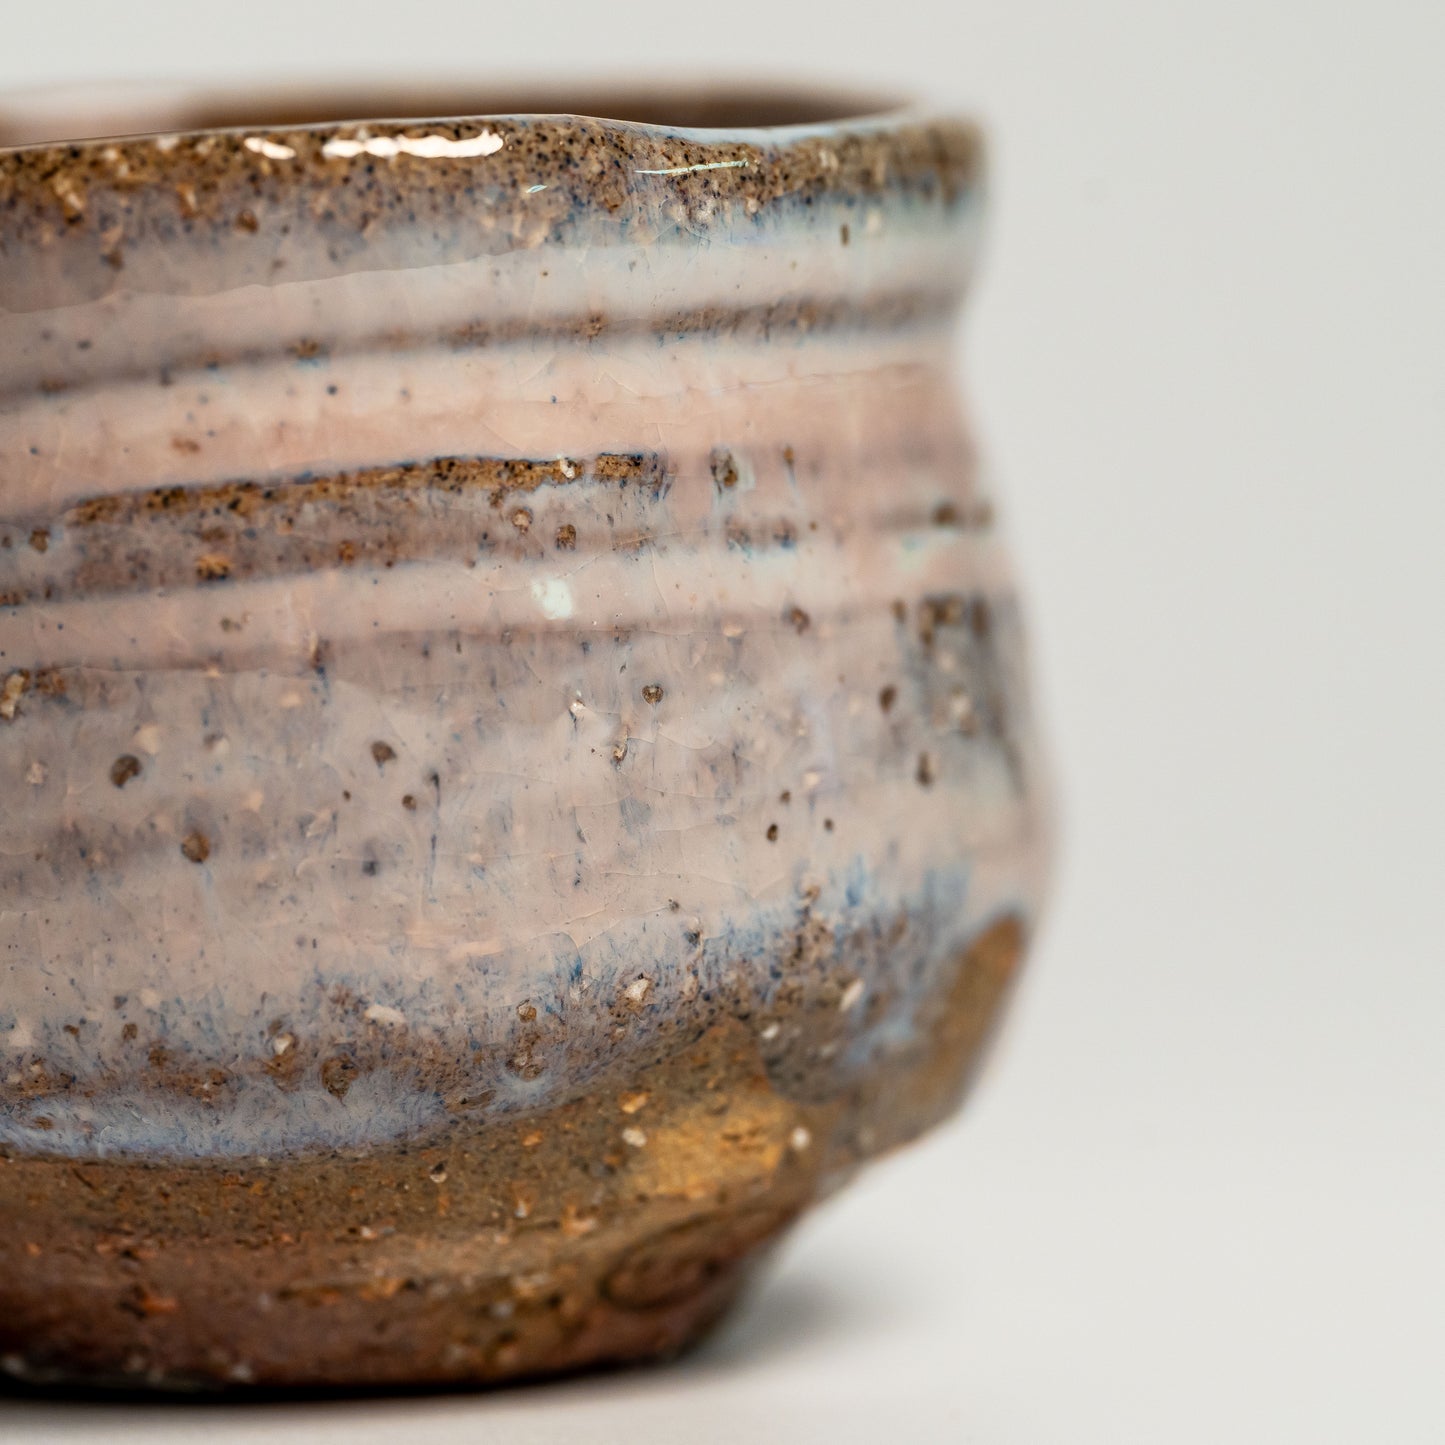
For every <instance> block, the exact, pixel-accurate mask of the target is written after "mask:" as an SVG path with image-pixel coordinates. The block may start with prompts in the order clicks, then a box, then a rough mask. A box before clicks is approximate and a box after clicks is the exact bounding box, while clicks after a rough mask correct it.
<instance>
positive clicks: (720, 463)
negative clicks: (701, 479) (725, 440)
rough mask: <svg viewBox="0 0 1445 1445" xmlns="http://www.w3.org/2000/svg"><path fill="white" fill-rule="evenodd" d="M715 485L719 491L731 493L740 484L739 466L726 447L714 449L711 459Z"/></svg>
mask: <svg viewBox="0 0 1445 1445" xmlns="http://www.w3.org/2000/svg"><path fill="white" fill-rule="evenodd" d="M708 460H709V465H710V467H711V469H712V479H713V484H714V485H715V486H716V487H717V488H718V490H719V491H731V490H732V489H733V488H734V487H735V486H737V484H738V464H737V462H735V461H734V460H733V454H732V453H731V452H730V451H728V450H727V448H725V447H714V448H713V451H712V455H711V456H710V457H709V459H708Z"/></svg>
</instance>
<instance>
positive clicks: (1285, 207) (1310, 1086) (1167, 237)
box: [0, 0, 1445, 1445]
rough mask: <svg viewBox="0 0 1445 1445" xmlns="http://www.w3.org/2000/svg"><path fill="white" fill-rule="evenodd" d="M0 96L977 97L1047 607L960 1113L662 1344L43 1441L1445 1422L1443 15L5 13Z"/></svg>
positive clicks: (1105, 1438)
mask: <svg viewBox="0 0 1445 1445" xmlns="http://www.w3.org/2000/svg"><path fill="white" fill-rule="evenodd" d="M0 16H3V22H4V23H3V26H0V34H3V40H0V85H4V86H15V85H20V84H31V83H36V82H50V81H67V82H69V81H90V80H93V79H97V78H108V77H133V76H152V77H155V76H159V77H164V78H172V79H175V78H180V79H191V78H203V77H206V76H216V75H238V74H239V75H247V74H249V75H255V76H266V77H272V78H274V77H276V76H277V75H278V74H294V75H303V76H304V75H310V74H317V73H324V74H330V75H341V76H349V75H355V74H358V73H360V74H366V73H372V74H378V73H391V74H407V73H409V74H415V75H417V76H422V77H425V76H427V75H429V74H434V73H436V72H437V71H441V72H444V73H446V74H448V75H451V76H456V75H458V74H471V73H475V74H477V75H478V76H481V77H485V76H490V75H502V76H506V77H509V78H512V79H518V78H537V79H546V80H548V81H555V80H556V79H557V78H558V77H559V75H562V76H565V75H566V74H568V73H571V72H574V71H576V70H577V69H578V68H579V67H588V68H590V69H592V70H601V71H603V72H606V73H612V74H616V75H618V76H620V77H622V78H623V79H625V80H628V81H629V82H635V81H637V79H638V77H639V76H641V77H646V76H648V75H653V74H658V73H661V72H663V71H665V70H673V69H680V70H682V71H683V72H684V73H685V74H687V75H693V74H696V73H699V72H708V71H713V72H719V73H724V74H727V73H734V74H736V73H739V72H741V73H744V74H756V73H758V72H759V71H761V72H763V73H765V74H769V75H780V76H784V77H786V76H790V75H798V76H804V75H806V76H823V77H825V78H826V77H829V76H835V77H836V76H841V77H842V78H844V79H853V80H857V81H861V82H864V83H866V84H876V83H878V82H883V83H884V84H893V85H900V86H902V87H903V88H904V89H906V90H910V91H922V92H924V93H926V94H931V95H933V96H935V97H940V98H943V99H946V100H950V101H953V102H955V103H957V104H959V105H961V106H964V107H966V108H968V109H970V110H973V111H976V112H977V113H979V114H980V115H982V116H983V117H984V118H985V119H986V120H987V121H988V123H989V125H990V127H991V129H992V131H993V136H994V151H993V154H994V163H995V177H996V180H995V187H994V220H993V225H992V231H991V241H990V246H989V254H988V256H987V260H986V269H985V272H984V275H983V277H982V280H981V283H980V285H979V288H978V289H977V291H976V293H975V296H974V298H973V300H972V303H971V311H970V314H969V318H968V322H967V325H966V328H965V337H964V356H965V365H966V370H967V373H968V380H969V386H970V390H971V394H972V398H973V402H974V406H975V410H976V412H977V414H978V416H979V418H980V422H981V426H982V429H983V431H984V434H985V437H986V439H987V441H988V445H989V450H990V453H991V456H992V458H993V463H994V467H995V471H996V472H997V474H998V476H999V478H1000V481H1001V484H1002V486H1003V488H1004V491H1005V497H1006V519H1007V521H1008V523H1009V525H1010V527H1011V529H1012V532H1013V534H1014V537H1015V539H1016V544H1017V551H1018V555H1019V557H1020V560H1021V564H1022V566H1023V569H1024V572H1025V576H1026V580H1027V583H1028V585H1029V595H1030V597H1031V599H1032V610H1033V616H1034V622H1035V636H1036V654H1037V663H1038V670H1039V675H1040V679H1041V686H1042V690H1043V694H1044V699H1045V702H1046V705H1047V709H1048V715H1049V719H1050V722H1051V731H1052V737H1053V743H1054V754H1055V757H1056V759H1057V763H1058V773H1059V778H1060V782H1061V789H1062V795H1063V803H1064V811H1065V824H1066V829H1065V848H1064V852H1063V866H1062V871H1061V875H1060V878H1059V882H1058V888H1057V893H1056V902H1055V906H1054V909H1053V912H1052V915H1051V917H1050V920H1049V927H1048V932H1047V936H1046V938H1045V939H1044V940H1043V943H1042V946H1041V947H1040V949H1039V951H1038V953H1037V955H1036V957H1035V959H1034V962H1033V966H1032V973H1031V976H1030V978H1029V980H1028V983H1027V986H1026V987H1025V989H1024V990H1023V993H1022V995H1021V996H1020V999H1019V1002H1018V1007H1017V1009H1016V1012H1015V1015H1014V1017H1013V1020H1012V1028H1011V1030H1010V1032H1009V1034H1008V1036H1007V1039H1006V1042H1005V1047H1004V1048H1003V1050H1002V1051H1001V1053H1000V1055H999V1056H998V1057H997V1059H996V1061H995V1065H994V1068H993V1070H992V1072H991V1074H990V1076H989V1078H988V1079H987V1081H986V1084H985V1086H984V1088H983V1089H982V1090H981V1091H980V1092H979V1093H978V1094H977V1095H976V1096H975V1098H974V1100H973V1104H972V1106H971V1108H970V1110H969V1111H968V1113H967V1115H966V1117H965V1118H964V1119H963V1120H962V1121H961V1123H959V1124H957V1125H954V1126H951V1127H950V1128H948V1129H946V1130H944V1131H942V1132H941V1133H939V1134H938V1135H936V1136H934V1137H933V1138H932V1139H931V1140H929V1141H928V1142H927V1143H925V1144H923V1145H920V1146H918V1147H917V1148H915V1149H914V1150H912V1151H911V1152H910V1153H908V1154H905V1155H904V1156H901V1157H900V1158H898V1159H896V1160H894V1161H892V1162H890V1163H888V1164H887V1165H886V1166H880V1167H879V1168H878V1169H877V1170H876V1171H875V1172H874V1173H873V1174H871V1175H870V1176H868V1177H867V1178H866V1179H865V1180H864V1181H863V1182H862V1183H861V1184H859V1185H858V1186H855V1188H854V1189H853V1190H852V1191H851V1192H850V1193H848V1194H846V1195H845V1196H844V1197H842V1198H841V1199H840V1200H839V1201H837V1202H836V1203H835V1204H833V1205H832V1206H830V1207H829V1208H828V1209H826V1210H825V1211H823V1212H822V1213H821V1214H820V1215H818V1216H817V1217H816V1218H815V1219H814V1220H813V1221H812V1223H811V1224H810V1225H808V1226H807V1227H805V1228H804V1229H803V1230H802V1231H801V1232H800V1233H799V1234H798V1236H797V1237H796V1239H795V1241H794V1242H793V1243H792V1244H791V1246H790V1247H789V1248H788V1250H787V1251H786V1253H785V1256H784V1258H783V1261H782V1264H781V1267H780V1268H779V1269H778V1270H777V1271H776V1272H775V1274H774V1275H773V1276H772V1278H771V1280H770V1282H769V1283H768V1285H767V1286H766V1287H765V1288H764V1289H763V1290H762V1291H761V1292H760V1294H759V1295H758V1296H757V1297H756V1298H755V1299H754V1301H753V1302H752V1304H751V1306H750V1307H749V1308H748V1309H747V1310H746V1311H745V1312H744V1313H743V1314H742V1315H740V1316H739V1317H737V1318H736V1319H735V1320H734V1322H733V1324H732V1326H731V1327H730V1328H729V1329H728V1330H727V1331H726V1332H725V1333H724V1334H723V1336H722V1337H720V1338H719V1339H718V1340H717V1341H716V1342H715V1343H714V1344H713V1345H712V1346H711V1347H709V1348H708V1349H707V1350H706V1351H704V1352H703V1353H702V1354H700V1355H698V1356H696V1357H694V1358H693V1359H692V1360H690V1361H688V1362H687V1363H685V1364H683V1365H680V1366H678V1367H676V1368H671V1369H667V1370H663V1371H654V1372H650V1373H643V1374H637V1375H630V1376H622V1377H612V1378H608V1379H604V1380H594V1381H582V1382H577V1383H571V1384H564V1385H560V1386H551V1387H546V1388H543V1389H533V1390H527V1391H513V1392H508V1393H502V1394H495V1395H491V1396H481V1397H473V1398H466V1397H451V1398H440V1399H430V1400H419V1401H418V1400H408V1401H398V1402H386V1403H375V1402H371V1403H364V1404H341V1405H323V1406H310V1405H308V1406H284V1407H278V1406H269V1407H251V1408H235V1409H232V1408H225V1409H216V1408H211V1409H204V1410H202V1409H199V1408H197V1407H191V1406H186V1407H165V1408H147V1409H144V1410H141V1409H136V1408H133V1407H131V1408H126V1407H116V1406H86V1407H77V1406H66V1405H61V1404H53V1403H29V1402H23V1401H19V1402H17V1401H5V1400H0V1438H3V1439H4V1440H6V1441H15V1442H19V1441H32V1440H61V1439H64V1440H71V1439H74V1440H94V1441H106V1442H110V1441H119V1440H129V1439H136V1440H139V1439H141V1438H145V1439H148V1440H162V1441H170V1440H190V1439H193V1438H199V1437H201V1436H202V1435H203V1434H204V1435H205V1436H209V1437H213V1438H218V1439H220V1440H225V1441H229V1440H239V1439H248V1440H249V1439H265V1440H268V1441H292V1440H294V1441H307V1442H310V1441H316V1442H330V1441H336V1442H341V1441H345V1442H347V1445H369V1442H372V1441H382V1440H392V1439H395V1438H398V1437H400V1438H403V1439H406V1440H408V1441H411V1442H416V1445H426V1442H431V1441H464V1440H465V1441H469V1442H471V1441H476V1442H483V1445H487V1442H513V1441H515V1442H529V1445H530V1442H550V1441H557V1440H569V1441H570V1440H585V1441H589V1442H609V1441H625V1442H635V1445H647V1442H674V1441H686V1442H688V1445H710V1442H737V1441H744V1442H763V1441H779V1442H790V1445H791V1442H810V1441H814V1440H817V1441H828V1442H852V1441H859V1442H872V1441H895V1440H896V1441H907V1442H912V1441H949V1442H953V1441H957V1442H969V1441H978V1442H987V1445H994V1442H1055V1441H1057V1442H1068V1445H1075V1442H1093V1441H1098V1442H1105V1445H1122V1442H1133V1441H1139V1442H1150V1445H1154V1442H1193V1441H1200V1442H1210V1445H1215V1442H1226V1441H1227V1442H1241V1441H1269V1442H1276V1441H1304V1442H1325V1441H1342V1442H1352V1445H1353V1442H1362V1441H1388V1442H1393V1445H1402V1442H1414V1441H1421V1442H1424V1441H1430V1442H1438V1441H1441V1440H1445V1369H1442V1366H1445V1244H1442V1226H1445V1047H1442V1045H1445V1037H1442V1035H1445V941H1442V940H1445V928H1442V924H1441V921H1440V916H1439V915H1440V911H1441V904H1442V901H1445V886H1442V885H1445V762H1442V758H1445V644H1442V630H1445V100H1442V96H1445V82H1442V77H1441V70H1442V64H1445V7H1442V6H1441V5H1440V4H1439V3H1438V0H1416V3H1410V0H1373V3H1364V0H1342V3H1334V4H1326V3H1305V0H1272V3H1258V0H1249V3H1239V0H1208V3H1198V0H1195V3H1190V4H1179V3H1174V0H1090V3H1087V4H1082V3H1077V0H1055V3H1026V0H936V3H935V4H934V5H932V6H930V5H929V4H928V3H926V0H889V3H887V4H876V3H861V0H814V3H813V4H811V5H808V6H806V7H804V6H801V5H800V6H798V7H797V8H794V9H787V8H785V7H784V6H783V5H782V4H780V3H779V0H730V3H726V4H713V5H697V4H693V5H688V4H685V3H682V0H639V3H634V4H631V5H628V4H626V3H614V4H605V5H604V4H594V5H590V6H583V5H581V4H580V3H576V0H565V3H553V4H550V5H544V4H542V3H540V0H539V3H535V4H527V5H517V4H514V5H505V4H486V3H483V0H427V3H419V4H417V5H414V6H413V5H407V4H404V3H401V0H388V3H386V4H381V3H371V0H351V3H347V4H341V3H339V0H338V3H331V4H319V3H318V4H312V3H307V4H304V5H303V4H302V3H299V0H293V3H281V0H242V3H235V0H229V3H225V4H222V3H214V0H213V3H205V0H191V3H182V0H165V3H151V4H148V5H147V4H144V3H140V4H135V5H124V6H123V5H119V4H104V5H102V4H80V3H76V0H70V3H68V4H66V5H64V6H63V7H62V6H55V5H45V4H39V3H35V0H0Z"/></svg>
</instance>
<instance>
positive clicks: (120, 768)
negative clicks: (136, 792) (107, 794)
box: [110, 753, 141, 788]
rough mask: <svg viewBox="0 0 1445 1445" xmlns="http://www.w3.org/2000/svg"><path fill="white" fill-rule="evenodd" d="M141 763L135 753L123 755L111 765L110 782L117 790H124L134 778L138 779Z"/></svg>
mask: <svg viewBox="0 0 1445 1445" xmlns="http://www.w3.org/2000/svg"><path fill="white" fill-rule="evenodd" d="M140 772H141V762H140V759H139V758H138V757H136V756H135V754H134V753H122V754H121V755H120V757H118V758H117V759H116V760H115V761H114V762H113V763H112V764H111V765H110V780H111V782H112V783H114V784H115V785H116V787H117V788H123V787H125V785H126V784H127V783H128V782H130V780H131V779H132V778H138V777H139V776H140Z"/></svg>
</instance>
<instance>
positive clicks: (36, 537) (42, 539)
mask: <svg viewBox="0 0 1445 1445" xmlns="http://www.w3.org/2000/svg"><path fill="white" fill-rule="evenodd" d="M30 545H31V546H32V547H34V548H35V550H36V551H37V552H44V551H45V550H46V549H47V548H48V547H49V546H50V533H49V532H48V531H47V530H46V529H45V528H44V527H37V528H36V529H35V530H34V531H33V532H31V534H30Z"/></svg>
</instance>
